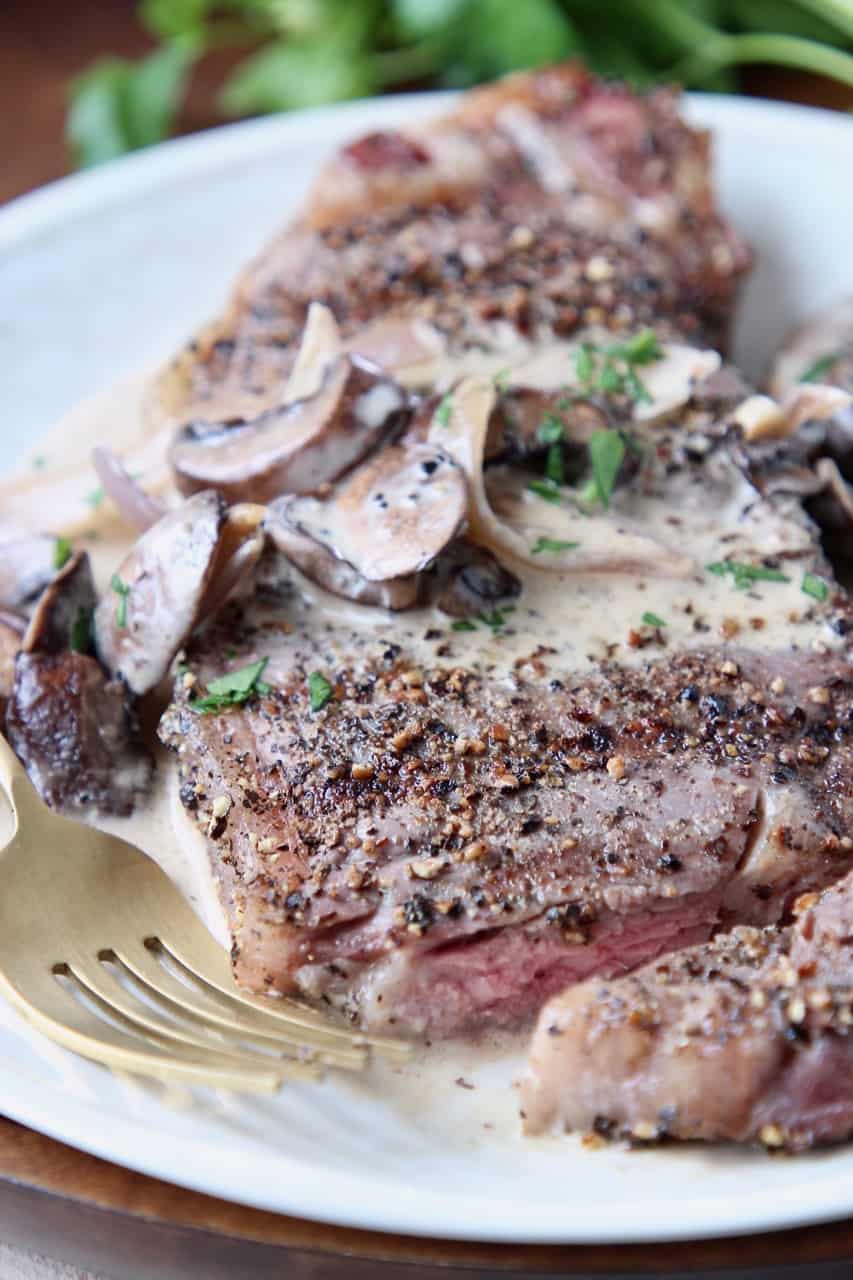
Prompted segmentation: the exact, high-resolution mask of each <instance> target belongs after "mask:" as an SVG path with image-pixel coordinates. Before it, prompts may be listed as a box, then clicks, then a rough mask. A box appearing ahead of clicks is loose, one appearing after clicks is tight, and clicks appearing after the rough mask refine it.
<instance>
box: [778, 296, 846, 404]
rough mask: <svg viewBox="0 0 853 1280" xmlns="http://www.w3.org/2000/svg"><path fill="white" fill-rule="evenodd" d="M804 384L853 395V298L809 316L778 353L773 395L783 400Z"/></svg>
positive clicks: (786, 340)
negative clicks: (816, 384)
mask: <svg viewBox="0 0 853 1280" xmlns="http://www.w3.org/2000/svg"><path fill="white" fill-rule="evenodd" d="M803 383H806V384H808V383H823V384H825V385H831V386H836V387H843V388H844V389H845V390H846V391H853V298H845V299H844V300H843V301H841V302H836V303H835V304H833V306H831V307H826V308H825V309H824V310H823V311H819V312H818V313H817V314H816V315H812V316H810V317H809V318H808V319H807V320H806V322H805V324H803V325H801V326H800V327H799V328H798V329H796V330H795V331H794V332H793V333H790V334H788V336H787V337H786V339H785V341H784V342H783V343H782V346H781V347H780V348H779V350H778V351H777V353H776V355H775V357H774V359H773V363H772V365H771V367H770V370H769V372H768V376H767V386H768V389H769V391H770V394H771V395H773V396H775V397H776V398H777V399H781V398H782V396H784V395H786V394H787V393H788V392H789V391H791V390H792V389H793V388H794V387H796V386H800V385H802V384H803Z"/></svg>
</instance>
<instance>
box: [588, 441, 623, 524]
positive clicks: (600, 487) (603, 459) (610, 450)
mask: <svg viewBox="0 0 853 1280" xmlns="http://www.w3.org/2000/svg"><path fill="white" fill-rule="evenodd" d="M589 456H590V461H591V462H592V481H591V483H590V484H589V485H588V486H587V488H586V489H585V490H584V497H585V498H588V499H590V500H596V499H597V500H598V501H599V502H600V503H601V505H602V506H603V507H604V509H605V510H606V509H607V508H608V507H609V506H610V495H611V494H612V493H613V486H614V485H615V483H616V477H617V475H618V474H619V468H620V467H621V465H622V459H623V458H624V457H625V441H624V440H623V439H622V436H621V435H620V434H619V432H618V431H612V430H608V431H593V433H592V435H591V436H590V438H589Z"/></svg>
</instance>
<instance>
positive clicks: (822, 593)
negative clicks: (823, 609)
mask: <svg viewBox="0 0 853 1280" xmlns="http://www.w3.org/2000/svg"><path fill="white" fill-rule="evenodd" d="M800 586H801V590H802V591H804V592H805V594H806V595H807V596H812V597H813V599H815V600H825V599H826V597H827V596H828V595H829V583H828V582H826V581H825V580H824V579H823V578H819V577H818V576H817V574H816V573H804V574H803V581H802V583H801V584H800Z"/></svg>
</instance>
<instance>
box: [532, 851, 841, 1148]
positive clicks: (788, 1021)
mask: <svg viewBox="0 0 853 1280" xmlns="http://www.w3.org/2000/svg"><path fill="white" fill-rule="evenodd" d="M795 913H796V916H797V918H796V921H795V923H794V924H792V925H790V926H788V927H786V928H766V929H754V928H748V927H739V928H736V929H734V930H733V931H732V932H731V933H729V934H726V935H724V936H721V937H719V938H716V939H715V940H714V941H713V942H712V943H709V944H707V945H704V946H698V947H693V948H690V949H689V950H686V951H682V952H679V953H678V954H677V955H674V956H669V957H668V958H667V959H665V960H662V961H656V962H654V963H652V964H649V965H647V966H646V967H645V968H644V969H641V970H640V972H639V973H637V974H635V975H633V976H631V977H625V978H620V979H619V981H617V982H611V983H606V984H603V983H601V982H600V981H598V982H587V983H584V984H582V985H581V986H578V987H575V988H574V989H573V990H571V991H568V992H566V993H565V994H563V995H561V996H558V997H557V998H556V999H555V1000H553V1001H551V1002H550V1003H549V1004H548V1005H546V1007H545V1008H544V1009H543V1010H542V1014H541V1016H540V1019H539V1024H538V1027H537V1030H536V1034H535V1037H534V1040H533V1047H532V1051H531V1055H530V1065H529V1068H528V1073H527V1076H526V1079H525V1081H524V1083H523V1085H522V1109H523V1112H522V1113H523V1115H524V1117H525V1120H524V1123H525V1127H526V1129H527V1131H528V1132H530V1133H540V1132H542V1131H543V1130H544V1129H547V1128H552V1127H559V1128H570V1129H581V1130H585V1129H587V1130H588V1129H594V1130H596V1131H597V1132H599V1133H605V1134H608V1135H612V1136H616V1135H624V1136H628V1137H632V1138H634V1139H640V1140H644V1141H648V1140H652V1139H655V1138H662V1137H673V1138H698V1139H704V1140H713V1139H731V1140H734V1141H736V1142H746V1141H759V1142H762V1143H764V1144H765V1145H766V1146H768V1147H782V1146H784V1147H787V1148H789V1149H791V1150H802V1149H803V1148H806V1147H810V1146H813V1145H815V1144H818V1143H827V1142H837V1141H841V1140H843V1139H845V1138H849V1137H850V1136H851V1135H853V1034H851V1027H853V873H851V874H849V875H847V876H846V878H845V879H844V880H842V881H841V882H840V883H839V884H837V885H836V886H834V887H833V888H831V889H828V890H827V891H826V892H825V893H823V894H822V895H821V896H818V895H817V894H808V895H805V896H804V897H802V898H800V899H799V900H798V901H797V903H796V904H795Z"/></svg>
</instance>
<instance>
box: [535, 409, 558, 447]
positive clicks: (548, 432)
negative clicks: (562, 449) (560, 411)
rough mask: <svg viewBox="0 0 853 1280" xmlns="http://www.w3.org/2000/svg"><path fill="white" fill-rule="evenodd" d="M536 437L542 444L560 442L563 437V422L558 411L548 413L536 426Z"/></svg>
mask: <svg viewBox="0 0 853 1280" xmlns="http://www.w3.org/2000/svg"><path fill="white" fill-rule="evenodd" d="M536 439H537V440H538V441H539V442H540V444H560V443H561V441H562V439H563V424H562V422H561V421H560V419H559V418H558V417H557V415H556V413H546V414H545V417H544V418H543V419H542V421H541V422H540V423H539V426H538V427H537V428H536Z"/></svg>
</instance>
